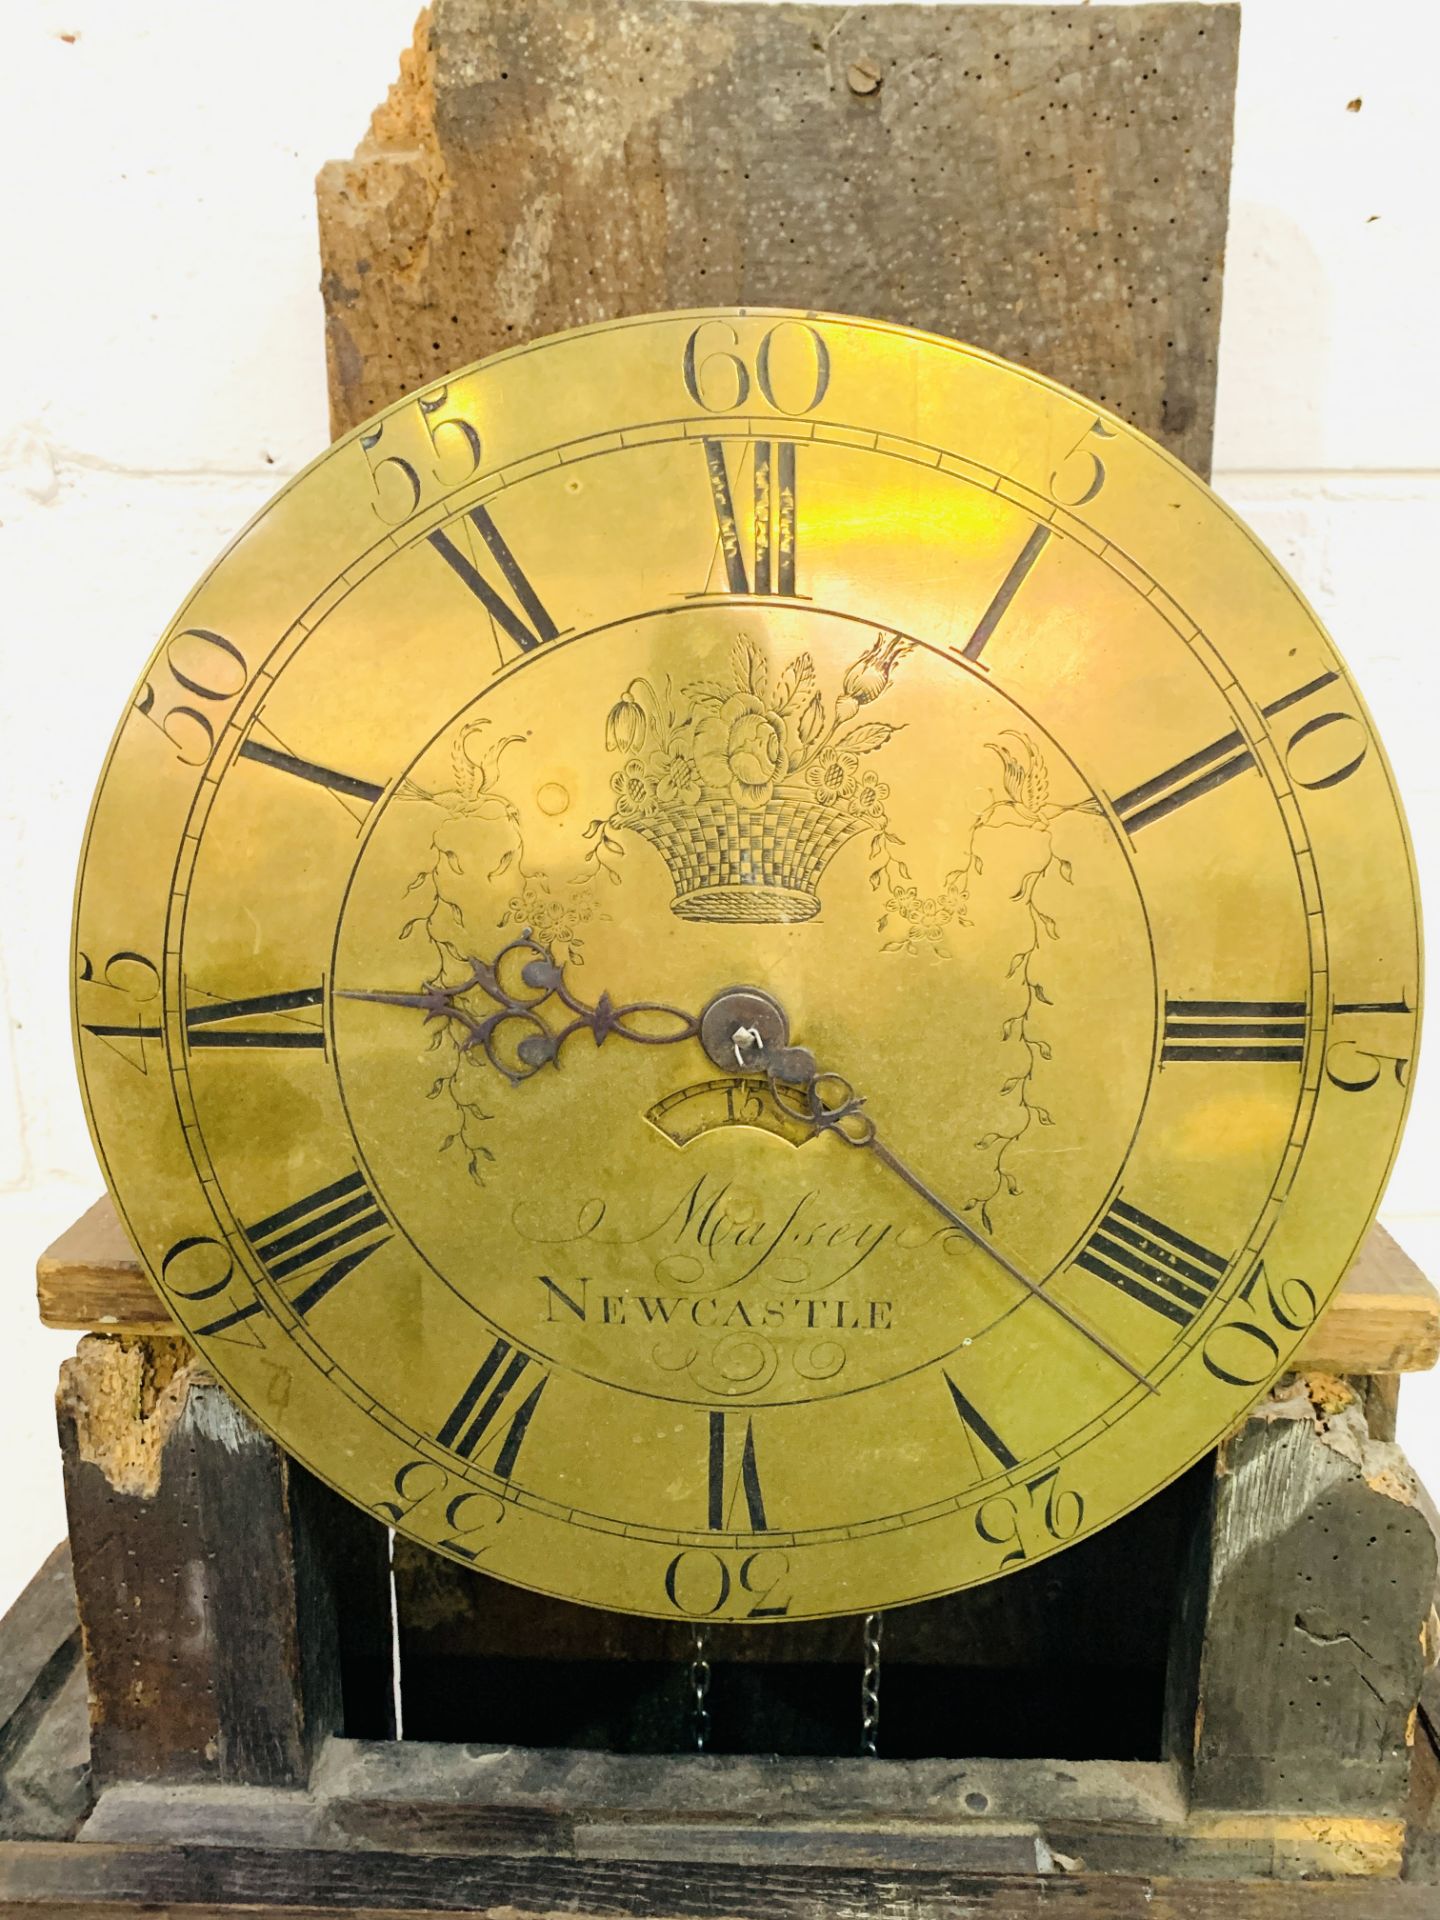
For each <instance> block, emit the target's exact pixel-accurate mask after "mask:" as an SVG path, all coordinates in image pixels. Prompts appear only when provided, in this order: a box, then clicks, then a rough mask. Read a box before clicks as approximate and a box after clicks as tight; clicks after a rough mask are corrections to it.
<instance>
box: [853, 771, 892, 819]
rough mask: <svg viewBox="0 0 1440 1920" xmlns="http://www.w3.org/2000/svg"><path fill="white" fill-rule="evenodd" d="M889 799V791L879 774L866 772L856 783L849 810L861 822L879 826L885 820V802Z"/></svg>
mask: <svg viewBox="0 0 1440 1920" xmlns="http://www.w3.org/2000/svg"><path fill="white" fill-rule="evenodd" d="M889 798H890V789H889V787H888V786H887V785H886V783H885V782H884V781H883V780H882V779H881V778H880V776H879V774H877V773H873V772H870V771H868V770H867V771H866V772H864V773H862V774H861V775H860V778H859V780H858V781H857V783H856V786H855V792H854V796H853V798H852V799H851V801H850V810H851V812H852V813H854V814H856V815H858V817H859V818H860V819H861V820H865V821H869V822H871V823H873V824H875V825H879V824H881V823H882V822H883V821H884V819H885V802H886V801H887V800H888V799H889Z"/></svg>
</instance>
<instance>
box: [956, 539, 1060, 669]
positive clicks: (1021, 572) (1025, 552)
mask: <svg viewBox="0 0 1440 1920" xmlns="http://www.w3.org/2000/svg"><path fill="white" fill-rule="evenodd" d="M1050 532H1051V530H1050V528H1049V527H1045V526H1040V527H1036V529H1035V531H1034V532H1033V533H1032V534H1031V535H1030V538H1029V539H1028V540H1027V541H1026V542H1025V544H1024V546H1023V547H1022V548H1021V549H1020V552H1019V554H1018V555H1017V556H1016V558H1015V561H1014V564H1013V565H1012V566H1011V568H1010V571H1009V572H1008V573H1007V574H1006V576H1005V578H1004V579H1003V580H1002V581H1001V582H1000V586H999V588H998V590H997V592H996V594H995V598H994V599H993V600H992V601H991V602H990V604H989V606H988V607H987V608H986V609H985V611H984V613H982V614H981V616H980V618H979V620H978V621H977V622H976V626H975V631H974V632H973V633H972V634H971V636H970V638H969V639H968V640H967V641H966V642H965V645H964V646H963V647H962V648H961V649H960V652H961V656H962V657H963V658H964V659H966V660H979V658H980V656H981V654H982V653H983V652H984V651H985V646H986V642H987V641H988V640H989V638H990V636H991V634H992V633H994V631H995V629H996V627H998V626H999V624H1000V622H1001V621H1002V620H1003V619H1004V617H1005V615H1006V613H1007V612H1008V611H1009V607H1010V602H1011V601H1012V600H1013V599H1014V598H1015V596H1016V594H1017V593H1018V592H1019V591H1020V589H1021V587H1023V586H1024V584H1025V581H1026V579H1027V577H1028V576H1029V573H1030V569H1031V568H1032V567H1033V566H1034V564H1035V562H1036V561H1037V560H1038V559H1039V558H1040V556H1041V554H1042V553H1043V552H1044V551H1045V543H1046V541H1047V540H1048V539H1049V538H1050Z"/></svg>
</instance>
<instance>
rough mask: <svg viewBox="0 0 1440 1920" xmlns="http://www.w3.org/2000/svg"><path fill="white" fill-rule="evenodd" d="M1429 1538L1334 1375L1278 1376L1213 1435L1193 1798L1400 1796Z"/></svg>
mask: <svg viewBox="0 0 1440 1920" xmlns="http://www.w3.org/2000/svg"><path fill="white" fill-rule="evenodd" d="M1435 1575H1436V1539H1435V1535H1434V1533H1433V1531H1432V1528H1431V1525H1430V1521H1429V1518H1428V1516H1427V1514H1426V1513H1425V1512H1424V1511H1423V1510H1422V1506H1421V1498H1420V1491H1419V1488H1418V1486H1417V1484H1416V1482H1415V1479H1414V1475H1413V1474H1412V1473H1411V1470H1410V1468H1409V1466H1408V1464H1407V1462H1406V1460H1405V1456H1404V1455H1403V1453H1401V1452H1400V1450H1399V1449H1398V1448H1397V1447H1396V1446H1395V1445H1394V1444H1393V1443H1391V1442H1386V1441H1381V1440H1376V1439H1374V1438H1373V1437H1372V1436H1371V1434H1370V1432H1369V1430H1368V1428H1367V1426H1366V1422H1365V1418H1364V1413H1363V1409H1362V1407H1361V1405H1360V1402H1359V1400H1358V1398H1357V1397H1356V1396H1355V1395H1354V1394H1353V1393H1352V1392H1350V1391H1349V1390H1348V1389H1347V1388H1346V1386H1345V1384H1344V1383H1343V1382H1339V1381H1335V1380H1319V1381H1317V1382H1315V1383H1312V1386H1311V1390H1310V1391H1306V1389H1305V1386H1304V1384H1303V1383H1297V1384H1296V1386H1294V1387H1291V1388H1286V1389H1283V1390H1282V1391H1281V1392H1280V1393H1279V1394H1277V1395H1276V1396H1275V1397H1273V1398H1272V1399H1270V1400H1268V1401H1267V1402H1265V1403H1264V1404H1263V1405H1262V1406H1261V1407H1260V1408H1259V1409H1258V1411H1257V1413H1256V1414H1255V1415H1254V1416H1253V1417H1252V1418H1251V1419H1250V1421H1249V1422H1247V1424H1246V1425H1245V1426H1244V1427H1243V1428H1241V1429H1240V1431H1239V1432H1238V1433H1237V1434H1235V1435H1234V1436H1232V1438H1231V1439H1230V1440H1228V1441H1227V1442H1226V1443H1225V1445H1224V1447H1223V1448H1222V1449H1221V1453H1220V1460H1219V1464H1218V1468H1217V1475H1216V1483H1215V1500H1214V1510H1213V1519H1212V1523H1211V1526H1210V1531H1209V1573H1208V1583H1207V1593H1208V1598H1207V1601H1206V1605H1205V1608H1204V1634H1203V1650H1202V1652H1201V1656H1200V1663H1199V1672H1198V1681H1197V1710H1196V1714H1195V1722H1194V1725H1195V1736H1194V1753H1195V1764H1194V1770H1193V1774H1192V1779H1191V1794H1192V1802H1193V1804H1194V1805H1196V1806H1200V1807H1212V1808H1230V1809H1233V1808H1244V1807H1265V1808H1270V1809H1279V1808H1292V1809H1296V1810H1303V1811H1305V1812H1310V1813H1316V1812H1320V1813H1323V1812H1330V1813H1335V1814H1349V1813H1367V1814H1368V1813H1377V1812H1382V1813H1393V1814H1401V1813H1403V1811H1404V1807H1405V1800H1406V1794H1407V1791H1408V1786H1409V1774H1410V1761H1411V1741H1412V1739H1413V1735H1414V1729H1415V1723H1416V1703H1417V1701H1418V1699H1419V1697H1420V1690H1421V1684H1422V1681H1423V1678H1424V1669H1425V1636H1426V1633H1427V1631H1428V1627H1429V1617H1430V1609H1431V1599H1432V1596H1433V1594H1434V1592H1435Z"/></svg>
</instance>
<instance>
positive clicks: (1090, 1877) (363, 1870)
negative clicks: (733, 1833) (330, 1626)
mask: <svg viewBox="0 0 1440 1920" xmlns="http://www.w3.org/2000/svg"><path fill="white" fill-rule="evenodd" d="M0 1905H3V1907H4V1910H5V1911H6V1912H14V1911H16V1910H17V1909H19V1910H22V1911H23V1912H25V1913H26V1914H32V1913H37V1912H38V1913H42V1914H46V1915H50V1916H53V1917H54V1920H61V1917H62V1916H63V1920H82V1916H83V1920H96V1916H97V1915H100V1914H105V1913H110V1912H114V1911H125V1910H129V1911H133V1910H134V1909H135V1908H136V1907H138V1906H143V1908H144V1910H145V1912H146V1913H148V1914H150V1915H152V1916H155V1920H170V1917H171V1916H173V1917H174V1920H179V1916H181V1915H184V1916H187V1920H222V1916H223V1920H230V1916H232V1915H233V1916H234V1920H245V1917H247V1916H248V1920H255V1916H256V1915H257V1914H259V1915H264V1914H273V1915H276V1916H277V1917H278V1916H292V1917H293V1920H321V1916H322V1915H323V1916H329V1920H335V1916H336V1915H337V1914H338V1915H348V1916H352V1917H353V1916H360V1915H376V1916H377V1917H378V1916H380V1915H381V1914H383V1915H384V1916H385V1920H405V1916H406V1915H418V1914H422V1913H423V1914H434V1913H449V1914H484V1915H494V1916H496V1920H502V1917H503V1920H514V1916H515V1915H516V1914H518V1913H532V1914H545V1915H553V1914H557V1913H568V1914H579V1915H598V1914H605V1915H610V1916H627V1915H634V1916H636V1920H670V1917H671V1916H674V1920H835V1916H836V1915H843V1916H850V1920H858V1916H864V1917H865V1920H1064V1916H1073V1920H1435V1911H1436V1895H1435V1889H1434V1887H1426V1886H1418V1885H1410V1886H1406V1885H1401V1884H1399V1883H1394V1884H1391V1885H1388V1886H1383V1887H1381V1886H1376V1885H1375V1884H1374V1883H1373V1882H1368V1881H1360V1882H1356V1881H1353V1880H1332V1881H1306V1882H1296V1881H1283V1880H1282V1881H1274V1880H1272V1881H1259V1880H1253V1879H1251V1880H1244V1881H1237V1880H1186V1879H1177V1878H1173V1877H1170V1876H1168V1875H1166V1876H1163V1877H1161V1876H1156V1877H1151V1876H1148V1875H1140V1874H1135V1875H1123V1876H1121V1875H1105V1876H1100V1875H1096V1874H1091V1873H1084V1872H1079V1873H1073V1874H1071V1873H1053V1874H1032V1875H1023V1876H1022V1875H1004V1876H999V1875H994V1874H987V1873H975V1872H967V1871H965V1870H964V1869H950V1870H944V1869H941V1870H935V1869H926V1870H916V1871H911V1872H908V1873H906V1872H895V1871H893V1870H890V1869H879V1870H877V1869H874V1868H870V1869H866V1868H863V1867H812V1868H808V1869H807V1868H798V1867H782V1868H770V1867H765V1866H750V1867H735V1866H722V1865H709V1866H706V1867H704V1868H703V1869H700V1870H697V1868H696V1867H695V1866H694V1865H693V1864H692V1863H690V1862H676V1861H634V1860H549V1859H545V1858H543V1857H539V1856H529V1857H518V1858H517V1857H513V1856H497V1855H494V1854H490V1855H485V1854H479V1855H477V1854H449V1855H447V1854H430V1855H419V1854H406V1853H393V1852H380V1851H375V1852H370V1851H366V1850H364V1849H359V1848H357V1849H354V1850H348V1851H343V1852H342V1851H338V1850H337V1851H310V1850H304V1851H302V1850H299V1849H296V1850H292V1851H283V1850H271V1849H261V1848H255V1847H219V1846H204V1845H190V1846H184V1847H180V1846H175V1847H164V1846H155V1847H146V1846H133V1847H124V1846H104V1845H96V1846H86V1845H84V1844H78V1845H76V1844H72V1845H45V1844H42V1843H36V1844H31V1845H23V1844H22V1845H15V1846H9V1847H0Z"/></svg>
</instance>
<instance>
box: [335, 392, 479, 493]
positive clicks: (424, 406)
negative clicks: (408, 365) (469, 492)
mask: <svg viewBox="0 0 1440 1920" xmlns="http://www.w3.org/2000/svg"><path fill="white" fill-rule="evenodd" d="M387 433H388V435H389V438H388V439H387V438H386V435H387ZM359 446H360V451H361V452H362V453H363V454H364V456H365V459H366V462H367V464H368V466H369V469H370V477H371V480H372V481H373V483H374V487H375V498H374V499H373V500H372V501H371V502H370V507H371V511H372V512H373V513H374V514H375V516H376V518H377V519H379V520H383V521H384V523H385V525H386V526H387V527H398V526H403V525H404V523H405V522H406V521H407V520H408V519H410V518H411V516H412V515H413V514H415V513H417V512H418V511H419V509H420V506H421V503H422V502H423V500H424V498H425V495H426V493H427V492H430V493H432V495H435V494H439V495H443V494H446V493H449V492H451V491H453V490H454V488H456V487H459V486H463V485H464V484H465V482H466V481H467V480H469V479H472V478H473V477H474V475H475V474H477V473H478V472H479V471H480V465H481V460H482V458H483V452H484V449H483V446H482V443H481V439H480V432H479V429H478V428H477V427H476V425H475V423H474V421H473V420H469V419H467V418H466V416H465V414H464V413H463V412H462V411H460V410H458V409H457V408H456V407H455V406H454V405H453V403H452V402H451V400H450V393H449V389H448V387H439V388H437V389H435V390H434V391H433V392H430V393H422V394H420V395H418V396H417V398H416V399H415V401H414V403H413V407H411V406H405V407H403V408H401V409H400V411H399V412H398V413H394V414H391V415H389V416H388V417H387V418H386V419H384V420H381V421H379V422H377V424H376V425H375V426H374V427H373V428H372V429H371V430H370V432H369V433H362V434H361V435H360V439H359ZM422 468H423V472H422Z"/></svg>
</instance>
